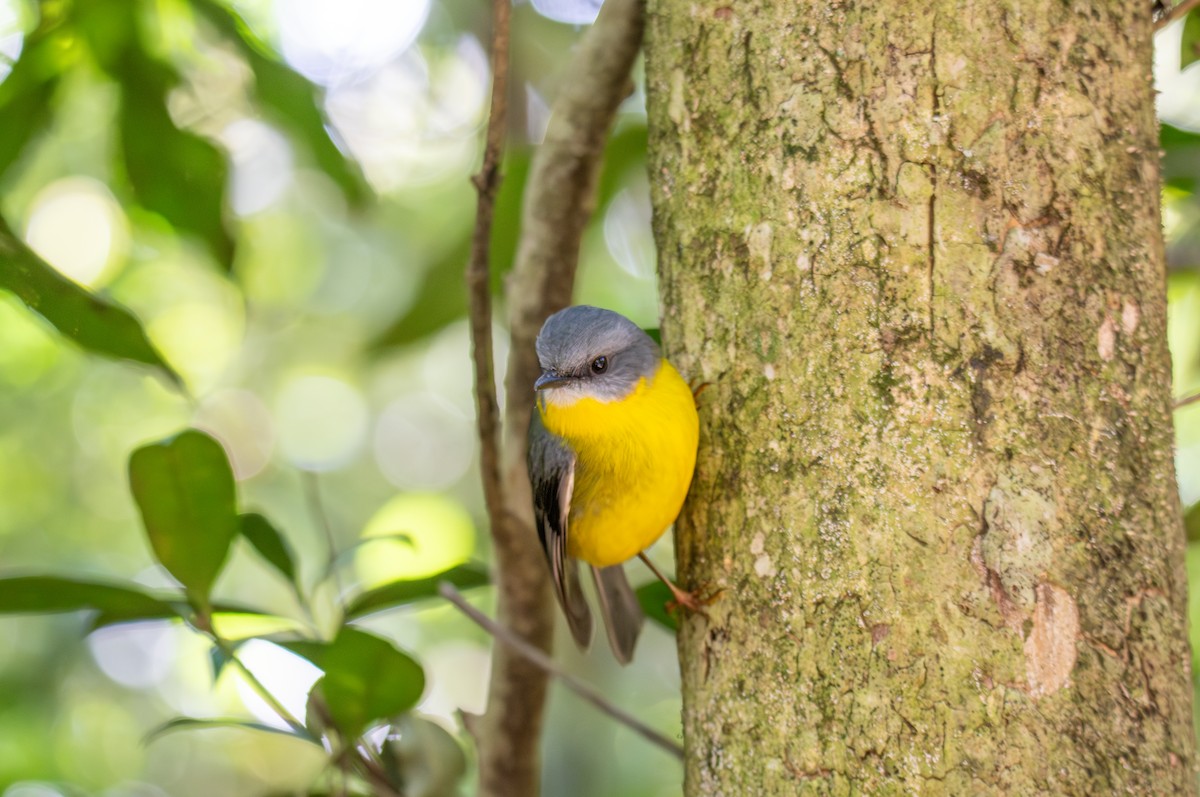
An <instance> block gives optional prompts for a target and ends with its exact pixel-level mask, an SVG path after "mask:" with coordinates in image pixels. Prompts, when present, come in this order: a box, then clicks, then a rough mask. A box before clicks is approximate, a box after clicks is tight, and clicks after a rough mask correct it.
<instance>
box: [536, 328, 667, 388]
mask: <svg viewBox="0 0 1200 797" xmlns="http://www.w3.org/2000/svg"><path fill="white" fill-rule="evenodd" d="M537 355H538V362H540V363H541V365H542V375H541V376H540V377H538V380H537V382H536V383H534V388H535V389H536V390H538V391H540V392H541V395H542V398H543V399H544V400H545V401H548V402H550V403H552V404H572V403H574V402H575V401H577V400H579V399H581V398H594V399H598V400H600V401H614V400H616V399H620V398H624V397H625V396H628V395H629V393H630V392H631V391H632V390H633V389H634V388H635V387H636V386H637V383H638V380H640V379H642V378H643V377H645V378H647V379H649V378H650V377H651V376H653V375H654V374H655V373H657V371H658V364H659V361H660V360H661V359H662V352H661V351H660V350H659V348H658V344H657V343H655V342H654V340H653V339H652V338H651V337H650V336H649V335H647V334H646V333H645V332H643V331H642V330H641V329H640V328H639V327H638V326H637V324H635V323H633V322H632V321H630V320H629V319H628V318H626V317H625V316H623V315H620V314H618V313H614V312H613V311H611V310H603V309H601V308H599V307H588V306H587V305H579V306H577V307H568V308H567V309H565V310H559V311H558V312H557V313H555V314H554V315H552V316H550V317H549V318H547V319H546V323H545V324H543V325H542V331H541V332H540V333H538V338H537Z"/></svg>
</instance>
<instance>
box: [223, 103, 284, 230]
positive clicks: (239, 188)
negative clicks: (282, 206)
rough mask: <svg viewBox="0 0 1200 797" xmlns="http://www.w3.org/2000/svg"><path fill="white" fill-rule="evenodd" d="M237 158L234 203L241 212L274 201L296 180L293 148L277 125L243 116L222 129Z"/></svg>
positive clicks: (234, 161) (231, 156) (233, 154)
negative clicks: (294, 178)
mask: <svg viewBox="0 0 1200 797" xmlns="http://www.w3.org/2000/svg"><path fill="white" fill-rule="evenodd" d="M221 142H222V143H223V144H225V146H226V147H227V148H228V149H229V155H230V159H231V160H232V161H233V177H232V180H231V185H230V204H231V205H232V206H233V212H234V213H236V214H238V215H239V216H246V215H249V214H251V213H257V212H258V211H260V210H263V209H265V208H267V207H269V206H270V205H271V204H273V203H274V202H275V201H276V200H278V199H279V198H280V197H281V196H283V192H284V191H286V190H287V188H288V186H290V185H291V184H292V176H293V171H294V170H293V167H292V148H291V146H290V145H289V144H288V141H287V139H286V138H284V137H283V135H282V134H281V133H280V132H279V131H278V130H276V129H275V128H273V127H271V126H269V125H265V124H263V123H262V122H259V121H257V120H255V119H239V120H237V121H236V122H233V123H232V124H230V125H229V126H228V127H226V128H225V130H224V131H222V133H221Z"/></svg>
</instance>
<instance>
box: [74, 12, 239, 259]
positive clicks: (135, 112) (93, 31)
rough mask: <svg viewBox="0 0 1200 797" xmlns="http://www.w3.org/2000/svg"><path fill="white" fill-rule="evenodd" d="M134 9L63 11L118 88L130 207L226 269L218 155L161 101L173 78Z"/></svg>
mask: <svg viewBox="0 0 1200 797" xmlns="http://www.w3.org/2000/svg"><path fill="white" fill-rule="evenodd" d="M140 6H141V4H139V3H133V2H130V0H88V2H86V3H72V4H70V6H69V7H70V13H71V15H72V17H73V20H74V25H73V27H74V28H76V29H77V30H79V32H80V34H81V36H82V39H83V40H84V41H86V43H87V46H88V49H89V51H90V52H91V54H92V56H93V58H94V60H95V61H96V63H97V64H98V65H99V66H100V67H101V68H102V69H103V70H104V71H105V72H107V73H108V74H109V75H110V76H111V77H113V78H114V79H115V80H116V82H117V85H118V87H119V88H120V90H121V103H120V107H119V110H118V113H117V122H118V126H119V130H120V144H121V147H120V151H121V154H122V160H123V162H124V167H125V173H126V176H127V177H128V178H129V184H130V186H131V187H132V188H133V193H134V196H135V197H136V198H137V201H138V203H139V204H140V205H141V206H142V207H144V208H146V209H147V210H149V211H152V212H154V213H157V214H159V215H160V216H162V217H163V218H164V219H166V220H167V222H169V223H170V224H171V226H172V227H174V228H175V229H177V230H181V231H183V232H186V233H191V234H194V235H196V236H198V237H199V238H200V239H201V240H203V241H204V243H205V244H206V245H207V247H208V249H209V251H210V252H211V253H212V255H213V257H215V258H216V260H217V262H218V263H220V264H221V265H222V266H223V267H225V268H226V269H229V268H230V267H231V266H232V264H233V239H232V238H231V237H230V235H229V232H228V230H226V228H225V220H224V194H225V184H226V172H227V168H228V167H227V164H226V160H225V157H224V156H223V155H222V154H221V152H220V151H219V150H218V149H217V148H216V147H215V146H213V145H212V144H211V143H210V142H209V141H208V140H207V139H204V138H201V137H200V136H198V135H196V134H194V133H191V132H189V131H187V130H183V129H181V128H180V127H178V126H177V125H176V124H175V122H174V121H172V119H171V114H170V113H169V112H168V110H167V101H168V97H169V95H170V93H171V91H172V90H173V89H174V88H175V87H176V86H177V85H178V84H179V82H180V80H179V76H178V75H177V74H176V72H175V69H174V68H173V67H172V66H171V65H170V64H168V63H166V62H165V61H162V60H160V59H159V58H158V57H156V56H155V55H152V52H153V51H154V47H152V46H151V45H150V43H149V37H148V36H147V35H146V34H145V32H144V31H143V30H142V29H141V24H140V23H141V16H142V14H141V11H142V9H141V7H140Z"/></svg>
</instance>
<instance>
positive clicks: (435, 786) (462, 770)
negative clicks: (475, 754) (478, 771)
mask: <svg viewBox="0 0 1200 797" xmlns="http://www.w3.org/2000/svg"><path fill="white" fill-rule="evenodd" d="M393 728H394V729H395V732H396V733H397V734H398V735H396V736H393V737H389V738H388V739H387V740H386V741H385V742H384V743H383V747H382V749H381V750H380V758H381V759H382V761H383V764H384V769H385V771H387V772H388V774H389V776H391V777H392V778H394V779H395V781H396V782H399V783H403V784H404V788H405V792H404V793H405V795H406V797H455V796H456V795H458V794H459V793H460V791H459V788H458V786H459V782H460V781H461V780H462V778H463V775H465V774H466V772H467V757H466V755H465V754H464V753H463V749H462V745H461V744H459V742H458V740H457V739H456V738H454V736H453V735H452V734H450V733H449V732H448V731H447V730H446V729H445V728H443V727H442V726H441V725H438V724H437V723H436V722H430V721H429V720H427V719H423V718H421V717H417V716H414V715H412V714H405V715H404V716H403V717H400V718H398V719H397V720H396V721H395V723H393Z"/></svg>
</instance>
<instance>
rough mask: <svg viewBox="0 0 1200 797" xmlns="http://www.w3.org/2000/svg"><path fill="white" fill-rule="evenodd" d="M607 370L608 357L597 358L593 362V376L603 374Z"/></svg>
mask: <svg viewBox="0 0 1200 797" xmlns="http://www.w3.org/2000/svg"><path fill="white" fill-rule="evenodd" d="M607 370H608V358H607V357H597V358H596V359H594V360H592V373H593V374H602V373H604V372H605V371H607Z"/></svg>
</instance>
